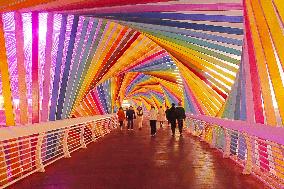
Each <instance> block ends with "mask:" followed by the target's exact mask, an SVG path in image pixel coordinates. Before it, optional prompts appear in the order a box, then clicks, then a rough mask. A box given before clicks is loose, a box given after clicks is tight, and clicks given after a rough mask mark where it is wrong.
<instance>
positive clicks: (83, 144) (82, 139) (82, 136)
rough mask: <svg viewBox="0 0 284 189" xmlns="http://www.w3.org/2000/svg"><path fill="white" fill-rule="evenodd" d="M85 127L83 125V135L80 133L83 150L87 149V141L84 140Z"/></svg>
mask: <svg viewBox="0 0 284 189" xmlns="http://www.w3.org/2000/svg"><path fill="white" fill-rule="evenodd" d="M84 128H85V125H82V127H81V133H80V144H81V148H87V146H86V143H85V140H84V131H85V129H84Z"/></svg>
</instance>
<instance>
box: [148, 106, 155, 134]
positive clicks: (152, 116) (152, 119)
mask: <svg viewBox="0 0 284 189" xmlns="http://www.w3.org/2000/svg"><path fill="white" fill-rule="evenodd" d="M149 120H150V126H151V136H155V135H156V132H157V128H156V123H157V111H156V110H155V107H154V106H151V110H150V111H149Z"/></svg>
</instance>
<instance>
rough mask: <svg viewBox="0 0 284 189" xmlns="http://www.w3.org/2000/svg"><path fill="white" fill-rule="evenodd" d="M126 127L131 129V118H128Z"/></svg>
mask: <svg viewBox="0 0 284 189" xmlns="http://www.w3.org/2000/svg"><path fill="white" fill-rule="evenodd" d="M127 129H133V119H128V124H127Z"/></svg>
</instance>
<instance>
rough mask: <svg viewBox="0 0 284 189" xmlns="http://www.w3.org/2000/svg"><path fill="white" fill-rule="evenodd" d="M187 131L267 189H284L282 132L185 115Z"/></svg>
mask: <svg viewBox="0 0 284 189" xmlns="http://www.w3.org/2000/svg"><path fill="white" fill-rule="evenodd" d="M186 126H187V128H188V131H189V132H190V133H191V134H192V135H194V136H198V137H200V140H202V141H205V142H207V143H209V145H210V146H211V147H212V148H216V149H218V150H219V151H220V152H222V153H223V157H224V158H231V159H232V160H234V161H235V162H237V163H238V164H239V165H241V166H243V168H244V169H243V174H253V175H255V176H256V177H257V178H259V179H260V180H262V181H263V182H264V183H265V184H267V185H268V186H270V187H271V188H284V158H283V157H284V128H279V127H272V126H268V125H263V124H248V123H247V122H244V121H235V120H226V119H219V118H213V117H209V116H203V115H197V116H196V115H187V119H186Z"/></svg>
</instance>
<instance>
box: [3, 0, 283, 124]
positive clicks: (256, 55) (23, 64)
mask: <svg viewBox="0 0 284 189" xmlns="http://www.w3.org/2000/svg"><path fill="white" fill-rule="evenodd" d="M0 10H1V19H0V43H1V44H2V45H1V46H0V52H1V53H0V70H1V72H0V73H1V74H0V103H1V104H0V106H1V107H0V108H1V110H0V121H1V124H2V125H7V126H11V125H25V124H28V123H37V122H45V121H54V120H60V119H66V118H71V117H79V116H88V115H96V114H109V113H113V112H114V111H115V110H117V108H118V107H119V106H121V103H122V101H123V100H124V99H129V100H131V102H132V103H133V104H134V105H138V104H142V106H143V107H144V108H145V109H147V108H149V107H150V105H154V106H160V105H170V104H171V103H172V102H174V103H177V102H182V103H183V104H184V106H185V108H186V111H187V112H189V113H192V114H204V115H209V116H213V117H222V118H228V119H235V120H244V121H248V122H250V123H264V124H268V125H271V126H276V125H278V126H282V125H283V122H284V121H283V120H284V101H283V100H284V73H283V70H284V69H283V68H284V66H283V65H284V47H283V45H282V44H281V42H282V41H283V39H284V32H283V31H284V30H283V19H284V7H283V5H282V4H281V2H280V0H243V1H241V0H224V1H218V0H200V1H184V0H177V1H167V0H139V1H138V0H127V1H126V0H108V1H107V3H106V2H103V1H91V0H90V1H79V0H72V1H69V0H60V1H57V0H33V1H31V0H26V1H16V0H13V1H9V2H1V3H0Z"/></svg>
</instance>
